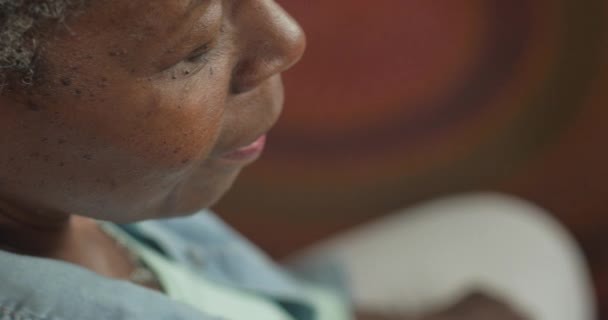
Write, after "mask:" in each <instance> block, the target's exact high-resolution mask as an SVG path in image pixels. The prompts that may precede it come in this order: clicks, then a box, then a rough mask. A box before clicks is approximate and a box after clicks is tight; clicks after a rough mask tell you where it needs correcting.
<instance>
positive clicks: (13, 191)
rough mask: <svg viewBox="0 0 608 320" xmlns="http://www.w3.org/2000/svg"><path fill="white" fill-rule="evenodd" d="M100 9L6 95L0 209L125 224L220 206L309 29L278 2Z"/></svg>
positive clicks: (277, 102) (0, 131)
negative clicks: (11, 206)
mask: <svg viewBox="0 0 608 320" xmlns="http://www.w3.org/2000/svg"><path fill="white" fill-rule="evenodd" d="M90 2H91V4H90V5H89V6H88V7H87V9H86V10H85V11H84V12H83V13H80V14H78V15H75V16H73V17H71V18H70V19H68V20H66V21H65V23H60V24H58V25H57V27H56V31H54V32H53V33H52V35H51V36H49V37H46V38H45V39H44V40H45V42H44V43H43V44H42V47H41V48H42V49H41V51H40V56H41V57H42V59H41V61H40V63H39V68H38V69H37V72H38V77H39V79H38V80H37V84H36V85H35V86H33V87H32V88H30V89H23V90H11V91H7V92H5V93H4V95H3V96H2V97H0V146H1V147H0V148H1V149H0V154H1V155H0V198H1V199H4V200H6V201H10V202H13V203H17V204H19V205H22V206H25V207H27V208H29V209H33V210H36V211H38V212H44V211H49V212H58V213H74V214H80V215H85V216H90V217H94V218H99V219H107V220H112V221H117V222H128V221H135V220H141V219H148V218H157V217H166V216H171V215H182V214H190V213H193V212H196V211H198V210H200V209H201V208H205V207H208V206H210V205H212V204H213V203H214V202H215V201H216V200H218V199H219V197H220V196H221V195H222V194H223V193H224V192H225V191H226V190H227V189H228V188H229V186H230V185H231V183H232V182H233V180H234V179H235V177H236V176H237V174H238V173H239V171H240V170H241V169H242V168H243V167H244V166H245V165H247V164H249V163H250V162H252V161H253V160H255V158H256V157H257V156H258V155H259V153H260V151H261V149H262V147H263V135H264V134H265V133H266V132H267V131H268V130H269V129H270V128H271V126H272V125H273V124H274V123H275V121H276V120H277V118H278V116H279V113H280V111H281V107H282V104H283V88H282V84H281V78H280V73H281V72H282V71H284V70H286V69H287V68H289V67H290V66H291V65H293V64H294V63H295V62H297V61H298V59H299V58H300V57H301V55H302V53H303V51H304V47H305V40H304V34H303V33H302V31H301V29H300V28H299V26H298V25H297V24H296V22H294V21H293V20H292V19H291V18H290V17H289V16H288V15H287V14H286V13H285V12H284V11H283V10H282V9H281V8H280V7H279V6H278V5H277V4H276V3H275V2H274V1H272V0H107V1H98V0H92V1H90ZM247 146H248V147H247Z"/></svg>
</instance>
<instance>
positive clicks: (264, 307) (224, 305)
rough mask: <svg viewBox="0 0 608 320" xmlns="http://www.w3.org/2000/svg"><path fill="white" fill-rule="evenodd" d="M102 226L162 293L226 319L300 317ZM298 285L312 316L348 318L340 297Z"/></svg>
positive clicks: (332, 319)
mask: <svg viewBox="0 0 608 320" xmlns="http://www.w3.org/2000/svg"><path fill="white" fill-rule="evenodd" d="M103 227H104V229H105V230H106V231H107V232H109V233H111V234H112V235H113V236H114V237H116V238H117V239H120V240H121V242H122V243H123V244H124V245H125V246H126V247H127V248H128V249H129V250H131V251H132V252H133V253H134V254H136V255H137V256H138V257H139V258H140V259H142V261H143V262H144V263H145V264H146V265H147V266H148V267H149V268H150V269H151V270H152V271H153V272H154V273H155V274H156V275H157V277H158V280H159V282H160V284H161V285H162V287H163V289H164V291H165V294H167V296H169V297H170V298H172V299H174V300H176V301H179V302H182V303H186V304H188V305H190V306H192V307H194V308H197V309H199V310H200V311H201V312H203V313H205V314H208V315H211V316H218V317H220V318H223V319H228V320H300V319H295V318H293V317H292V316H291V315H290V314H289V313H287V312H286V311H285V310H284V309H283V308H281V307H280V306H279V305H278V304H277V303H276V302H275V301H273V300H271V299H270V298H268V297H265V296H263V295H259V294H255V293H254V292H249V291H245V290H242V289H239V288H233V287H229V286H226V285H222V284H220V283H217V282H215V281H213V280H211V279H207V278H205V277H204V276H201V275H199V274H197V273H194V272H193V271H191V270H189V269H188V268H187V267H185V266H183V265H180V264H177V263H175V262H173V261H171V260H169V259H167V258H166V257H163V256H162V255H160V254H159V253H157V252H155V251H153V250H151V249H149V248H148V247H146V246H145V245H143V244H142V243H140V242H139V241H137V240H136V239H134V238H132V237H131V236H130V235H128V234H127V233H126V232H124V231H122V230H121V229H119V228H117V227H115V226H112V225H109V224H104V225H103ZM301 289H302V294H303V296H304V297H305V298H306V299H307V302H308V303H309V304H310V305H311V306H312V307H313V308H314V310H315V313H316V315H317V316H316V317H315V320H348V319H350V316H349V313H348V310H347V309H346V306H345V304H344V302H343V300H341V299H340V297H338V296H337V295H336V294H334V293H333V292H331V291H328V290H325V289H323V288H320V287H315V286H312V285H307V284H302V288H301Z"/></svg>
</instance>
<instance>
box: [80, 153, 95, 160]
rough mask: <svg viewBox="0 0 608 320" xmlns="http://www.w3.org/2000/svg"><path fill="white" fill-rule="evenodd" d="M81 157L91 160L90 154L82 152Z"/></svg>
mask: <svg viewBox="0 0 608 320" xmlns="http://www.w3.org/2000/svg"><path fill="white" fill-rule="evenodd" d="M82 158H83V159H85V160H89V161H91V160H93V156H92V155H90V154H83V155H82Z"/></svg>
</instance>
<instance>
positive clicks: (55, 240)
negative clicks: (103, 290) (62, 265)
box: [0, 200, 134, 279]
mask: <svg viewBox="0 0 608 320" xmlns="http://www.w3.org/2000/svg"><path fill="white" fill-rule="evenodd" d="M0 250H4V251H9V252H12V253H15V254H21V255H28V256H36V257H42V258H50V259H54V260H62V261H66V262H69V263H72V264H76V265H80V266H82V267H84V268H87V269H89V270H91V271H94V272H96V273H98V274H101V275H104V276H107V277H113V278H118V279H126V278H128V277H129V275H130V274H131V272H132V271H133V270H134V266H133V265H132V262H131V260H130V257H129V255H128V253H127V252H126V251H125V250H124V249H122V248H120V246H118V245H117V244H116V242H115V241H114V239H112V238H110V237H109V236H108V235H107V234H105V233H103V232H102V231H101V230H100V228H99V226H98V224H97V222H96V221H95V220H93V219H90V218H85V217H79V216H74V215H69V214H55V213H51V212H41V211H36V210H29V209H27V208H26V207H24V206H18V205H15V204H14V203H9V202H6V201H1V200H0Z"/></svg>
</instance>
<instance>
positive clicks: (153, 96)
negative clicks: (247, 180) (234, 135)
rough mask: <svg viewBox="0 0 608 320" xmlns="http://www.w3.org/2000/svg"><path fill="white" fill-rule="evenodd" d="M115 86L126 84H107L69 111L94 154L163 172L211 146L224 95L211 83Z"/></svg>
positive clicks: (203, 155) (190, 162) (200, 155)
mask: <svg viewBox="0 0 608 320" xmlns="http://www.w3.org/2000/svg"><path fill="white" fill-rule="evenodd" d="M116 87H118V88H125V89H123V90H113V89H107V90H106V91H104V92H103V95H98V98H97V99H96V101H91V102H90V103H88V104H87V103H85V104H78V105H76V106H73V107H74V108H75V109H76V111H75V112H72V113H69V114H68V113H66V122H68V123H70V124H71V125H72V127H74V128H75V129H74V130H73V131H75V132H78V135H79V136H80V138H81V139H82V138H85V139H86V140H88V141H82V142H81V143H84V144H85V145H89V146H90V147H91V149H93V150H92V151H91V152H94V153H95V154H96V156H103V157H105V158H107V161H106V162H108V163H115V162H116V159H122V161H121V164H122V165H123V166H124V165H126V164H131V165H129V166H137V167H139V168H148V169H149V170H151V171H156V170H158V171H159V173H162V172H171V171H179V170H182V169H184V168H187V167H188V166H191V165H194V164H196V163H197V162H200V161H202V160H203V159H204V158H206V157H207V155H208V154H209V153H210V152H211V150H212V149H213V147H214V145H215V141H216V138H217V134H218V132H219V131H220V128H221V125H222V115H223V103H222V101H223V99H224V98H223V96H222V95H221V94H215V93H214V90H211V89H212V88H210V89H209V90H198V91H192V90H186V89H187V88H184V87H182V88H171V87H170V86H166V85H164V86H162V87H155V86H154V85H152V84H143V85H135V86H131V87H127V86H126V85H122V86H121V85H117V86H116ZM192 92H195V93H194V94H193V93H192ZM65 111H66V112H67V111H68V110H65ZM95 149H96V150H95Z"/></svg>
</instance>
